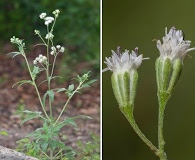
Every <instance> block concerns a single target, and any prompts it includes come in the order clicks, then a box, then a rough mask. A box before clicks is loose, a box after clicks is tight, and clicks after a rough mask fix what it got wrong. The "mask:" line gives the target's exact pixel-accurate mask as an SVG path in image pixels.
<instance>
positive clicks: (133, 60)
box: [103, 47, 146, 72]
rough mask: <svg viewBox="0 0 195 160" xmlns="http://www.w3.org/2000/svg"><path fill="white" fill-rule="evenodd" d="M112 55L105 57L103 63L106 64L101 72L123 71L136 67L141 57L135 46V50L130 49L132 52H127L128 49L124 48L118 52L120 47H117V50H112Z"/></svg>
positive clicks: (140, 61) (139, 63)
mask: <svg viewBox="0 0 195 160" xmlns="http://www.w3.org/2000/svg"><path fill="white" fill-rule="evenodd" d="M111 52H112V56H111V57H109V58H107V57H106V61H104V63H105V64H106V65H107V68H105V69H104V70H103V72H105V71H107V70H111V71H113V72H125V71H129V70H131V69H135V70H136V69H137V68H138V67H139V66H140V65H141V63H142V60H143V59H146V58H143V55H142V54H141V55H139V56H138V48H135V50H134V51H133V50H132V53H129V50H125V52H123V53H121V52H120V47H118V48H117V52H114V51H113V50H112V51H111Z"/></svg>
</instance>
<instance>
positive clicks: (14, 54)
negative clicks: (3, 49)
mask: <svg viewBox="0 0 195 160" xmlns="http://www.w3.org/2000/svg"><path fill="white" fill-rule="evenodd" d="M20 54H21V53H20V52H11V53H8V55H13V56H12V58H14V57H16V56H17V55H20Z"/></svg>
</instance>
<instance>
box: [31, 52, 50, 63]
mask: <svg viewBox="0 0 195 160" xmlns="http://www.w3.org/2000/svg"><path fill="white" fill-rule="evenodd" d="M37 63H43V64H46V63H47V57H46V56H43V55H42V54H39V56H38V57H36V58H35V60H34V61H33V64H35V65H36V64H37Z"/></svg>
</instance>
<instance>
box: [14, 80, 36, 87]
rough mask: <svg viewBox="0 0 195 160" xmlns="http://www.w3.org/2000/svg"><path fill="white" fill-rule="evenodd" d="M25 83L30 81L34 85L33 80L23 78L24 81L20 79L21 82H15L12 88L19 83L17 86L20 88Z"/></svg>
mask: <svg viewBox="0 0 195 160" xmlns="http://www.w3.org/2000/svg"><path fill="white" fill-rule="evenodd" d="M25 83H29V84H31V85H33V82H32V81H31V80H22V81H19V82H17V83H15V84H14V85H13V86H12V88H13V87H15V86H16V85H18V87H17V88H19V87H20V86H22V85H23V84H25Z"/></svg>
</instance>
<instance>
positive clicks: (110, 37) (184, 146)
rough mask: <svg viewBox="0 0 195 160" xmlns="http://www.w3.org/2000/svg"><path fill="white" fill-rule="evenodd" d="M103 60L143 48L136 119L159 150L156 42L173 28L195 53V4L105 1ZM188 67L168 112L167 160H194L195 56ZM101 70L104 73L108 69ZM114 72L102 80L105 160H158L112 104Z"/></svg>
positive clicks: (193, 54)
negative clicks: (117, 51)
mask: <svg viewBox="0 0 195 160" xmlns="http://www.w3.org/2000/svg"><path fill="white" fill-rule="evenodd" d="M102 11H103V23H102V24H103V30H102V33H103V41H102V42H103V56H102V58H103V60H104V59H105V57H108V56H110V55H111V52H110V50H111V49H113V50H115V49H116V47H117V46H121V48H122V50H123V51H124V50H125V49H129V50H132V49H134V48H135V47H137V46H138V47H139V49H140V54H144V57H150V60H145V61H143V63H142V65H141V67H140V68H139V69H138V70H139V82H138V91H137V97H136V101H135V118H136V121H137V123H138V124H139V126H140V128H141V130H142V131H143V132H144V133H145V134H146V136H147V137H148V138H149V139H150V140H151V141H152V142H153V143H154V144H155V145H157V114H158V104H157V103H158V102H157V96H156V89H157V87H156V80H155V69H154V64H155V60H156V58H157V57H158V56H159V52H158V50H157V48H156V43H155V42H152V40H153V39H162V37H163V36H164V29H165V27H168V29H170V28H171V27H172V26H175V27H176V28H177V29H181V30H183V31H184V32H185V35H186V36H185V39H186V40H191V41H192V45H191V46H192V47H195V1H193V0H186V1H178V0H171V1H170V0H164V1H160V0H148V1H144V0H130V1H125V0H121V1H113V0H103V10H102ZM190 55H191V57H189V56H187V57H186V58H185V61H184V68H183V73H182V76H181V78H180V80H179V82H178V84H177V86H176V88H175V90H174V93H173V95H172V98H171V99H170V101H169V102H168V105H167V108H166V112H165V121H164V123H165V125H164V133H165V134H164V138H165V141H166V145H165V150H166V152H167V154H168V159H170V160H172V159H177V160H192V159H194V158H195V147H194V146H195V136H194V135H195V51H192V52H190ZM105 67H106V66H105V64H103V68H105ZM110 76H111V72H106V73H104V74H103V82H102V83H103V99H102V100H103V159H104V160H119V159H120V160H157V159H158V157H156V156H155V155H154V154H153V153H152V152H151V151H150V150H149V148H148V147H147V146H146V145H145V144H144V143H143V142H142V141H141V140H140V138H139V137H138V136H137V135H136V134H135V132H134V131H133V129H132V128H131V127H130V125H129V124H128V122H127V120H126V119H125V117H124V116H123V115H122V114H121V113H120V111H119V108H118V105H117V102H116V100H115V98H114V95H113V92H112V88H111V82H110Z"/></svg>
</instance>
